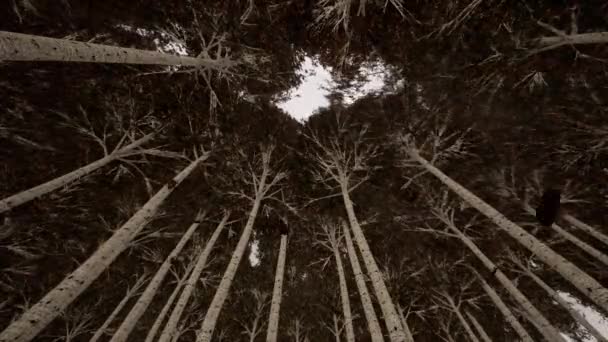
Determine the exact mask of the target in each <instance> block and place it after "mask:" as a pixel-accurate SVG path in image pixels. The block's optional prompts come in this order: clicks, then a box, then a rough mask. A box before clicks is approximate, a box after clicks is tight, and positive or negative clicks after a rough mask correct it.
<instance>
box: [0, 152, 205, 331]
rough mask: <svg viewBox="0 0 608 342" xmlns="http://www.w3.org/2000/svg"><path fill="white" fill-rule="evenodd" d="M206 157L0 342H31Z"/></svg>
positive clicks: (175, 180)
mask: <svg viewBox="0 0 608 342" xmlns="http://www.w3.org/2000/svg"><path fill="white" fill-rule="evenodd" d="M207 157H208V155H204V156H203V157H201V158H198V159H196V160H195V161H193V162H192V163H191V164H190V165H188V166H187V167H186V168H185V169H183V170H182V171H181V172H180V173H179V174H178V175H177V176H175V177H174V178H173V180H172V184H167V185H165V186H163V187H162V188H161V189H160V190H159V191H158V192H157V193H156V194H155V195H154V196H153V197H152V198H150V200H148V202H146V204H145V205H144V206H143V207H142V208H141V209H140V210H139V211H137V213H135V215H133V216H132V217H131V218H130V219H129V220H128V221H127V222H126V223H125V224H124V225H122V227H120V228H119V229H117V230H116V231H115V232H114V234H113V235H112V236H111V237H110V238H109V239H108V240H107V241H106V242H105V243H103V244H102V245H101V246H99V248H98V249H97V251H95V253H93V255H92V256H90V257H89V259H87V260H86V261H85V262H84V263H83V264H82V265H80V266H79V267H78V268H77V269H76V270H75V271H74V272H72V273H71V274H70V275H69V276H67V277H66V278H64V279H63V280H62V281H61V283H59V285H57V286H56V287H55V288H54V289H52V290H51V291H50V292H49V293H48V294H47V295H46V296H44V298H42V299H41V300H40V301H39V302H38V303H36V304H35V305H34V306H32V307H31V308H30V309H29V310H28V311H26V312H25V313H24V314H23V315H21V317H19V319H17V320H16V321H14V322H13V323H11V324H10V325H9V326H8V327H7V328H6V329H5V330H4V331H3V332H2V333H1V334H0V341H1V342H27V341H31V340H32V339H33V338H34V337H36V335H38V333H40V331H42V329H44V328H45V327H46V326H47V325H48V324H49V323H50V322H51V321H52V320H53V319H55V318H56V317H57V316H58V315H59V314H61V313H62V312H63V311H64V310H65V309H66V308H67V307H68V305H70V304H71V303H72V302H73V301H74V300H75V299H76V298H77V297H78V296H79V295H80V294H81V293H82V292H83V291H84V290H86V289H87V288H88V287H89V286H90V285H91V284H92V283H93V281H95V279H97V277H99V275H100V274H101V273H103V271H105V270H106V269H107V268H108V266H110V264H111V263H112V262H113V261H114V259H116V258H117V257H118V256H119V255H120V254H121V253H122V252H123V251H124V250H125V249H127V248H128V247H129V244H130V243H131V241H132V240H133V239H134V238H135V236H136V235H137V233H138V232H139V231H141V230H142V229H143V228H144V226H145V224H146V223H147V222H148V221H149V220H150V219H151V218H152V217H153V216H154V214H155V213H156V211H157V210H158V208H159V207H160V206H161V204H163V201H164V200H165V199H166V198H167V197H168V196H169V195H170V194H171V193H172V192H173V189H175V187H177V186H178V185H179V184H180V183H181V182H182V181H183V180H184V179H185V178H186V177H187V176H188V175H190V173H192V171H193V170H194V169H195V168H196V167H197V166H198V165H199V164H200V163H201V162H202V161H204V160H205V159H207Z"/></svg>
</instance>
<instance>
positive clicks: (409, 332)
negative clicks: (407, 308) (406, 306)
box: [398, 307, 414, 341]
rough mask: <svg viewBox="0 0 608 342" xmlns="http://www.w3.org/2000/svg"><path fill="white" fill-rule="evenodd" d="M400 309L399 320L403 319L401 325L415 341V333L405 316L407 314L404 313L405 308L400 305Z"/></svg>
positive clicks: (411, 339)
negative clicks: (413, 333)
mask: <svg viewBox="0 0 608 342" xmlns="http://www.w3.org/2000/svg"><path fill="white" fill-rule="evenodd" d="M398 309H399V320H401V325H402V326H403V330H405V334H406V335H407V337H408V338H409V339H410V341H414V335H412V332H411V331H410V327H409V325H408V324H407V319H406V318H405V315H403V310H402V309H401V308H400V307H399V308H398Z"/></svg>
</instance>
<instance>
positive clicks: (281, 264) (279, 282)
mask: <svg viewBox="0 0 608 342" xmlns="http://www.w3.org/2000/svg"><path fill="white" fill-rule="evenodd" d="M286 257H287V235H286V234H283V235H281V246H280V247H279V260H278V261H277V270H276V271H275V272H276V275H275V278H274V288H273V290H272V304H271V305H270V317H269V318H268V333H267V335H266V342H276V340H277V335H278V332H279V312H280V310H281V298H282V297H283V275H284V274H285V259H286Z"/></svg>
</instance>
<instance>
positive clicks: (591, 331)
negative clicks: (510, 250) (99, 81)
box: [517, 262, 608, 342]
mask: <svg viewBox="0 0 608 342" xmlns="http://www.w3.org/2000/svg"><path fill="white" fill-rule="evenodd" d="M517 266H519V268H520V269H521V270H522V271H523V272H524V273H525V274H526V275H527V276H528V277H530V278H531V279H532V280H534V282H535V283H536V284H537V285H538V286H539V287H541V288H542V289H543V290H545V292H547V294H548V295H549V296H550V297H551V298H552V299H553V300H554V301H556V302H557V303H558V304H559V305H561V306H562V307H563V308H564V309H566V310H567V311H568V313H569V314H570V316H572V318H574V319H575V320H576V321H577V322H578V323H579V324H580V325H582V326H583V327H585V329H587V331H588V332H589V334H591V335H592V336H593V337H595V339H596V340H597V341H598V342H608V339H606V338H605V337H604V336H603V335H602V333H601V332H599V331H598V330H597V329H596V328H595V327H594V326H593V325H592V324H591V323H589V321H588V320H587V319H586V318H585V316H583V315H581V314H580V313H579V312H578V311H576V310H575V309H574V308H573V307H572V306H571V305H570V304H569V303H568V302H567V301H566V300H564V298H562V297H561V296H560V295H559V293H557V291H555V290H554V289H553V288H551V286H549V284H547V283H545V281H544V280H542V279H541V278H540V277H539V276H537V275H536V274H534V272H532V271H531V270H529V269H528V268H526V267H525V266H524V265H522V264H521V263H519V262H517Z"/></svg>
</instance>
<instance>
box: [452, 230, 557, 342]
mask: <svg viewBox="0 0 608 342" xmlns="http://www.w3.org/2000/svg"><path fill="white" fill-rule="evenodd" d="M447 226H448V227H449V228H450V229H451V230H452V231H453V232H454V233H456V235H458V237H459V238H460V240H461V241H462V242H463V243H464V244H465V245H466V246H467V247H468V248H469V249H470V250H471V252H473V254H475V256H476V257H477V259H479V261H481V263H482V264H483V265H484V266H485V267H486V268H487V269H488V270H489V271H490V272H492V273H493V274H494V277H496V279H497V280H498V281H499V282H500V284H501V285H502V286H503V287H504V288H505V289H506V290H507V292H509V294H510V295H511V297H513V299H514V300H515V301H516V302H517V304H519V306H521V308H522V309H524V311H525V312H526V313H527V314H528V315H529V317H530V322H531V323H532V324H533V325H534V326H535V327H536V328H537V329H538V331H539V332H540V333H541V334H542V335H543V337H544V338H545V339H546V340H547V341H548V342H558V341H560V342H566V341H565V340H564V338H563V337H562V335H561V334H560V333H559V331H558V330H557V329H556V328H555V327H554V326H553V325H552V324H551V323H550V322H549V321H548V320H547V318H546V317H545V316H544V315H543V314H542V313H541V312H540V311H538V309H537V308H536V307H535V306H534V304H532V302H530V300H529V299H528V298H527V297H526V296H525V295H524V294H523V293H522V292H521V291H519V289H518V288H517V287H516V286H515V284H513V282H512V281H511V280H510V279H509V278H508V277H507V276H506V275H505V274H504V273H503V272H502V271H501V270H500V269H499V268H498V267H497V266H496V264H494V263H493V262H492V261H491V260H490V259H489V258H488V257H487V256H486V255H485V254H484V253H483V252H482V251H481V250H480V249H479V247H477V245H476V244H475V243H474V242H473V241H472V240H471V239H469V238H468V237H467V236H466V235H464V234H463V233H462V231H460V230H459V229H458V228H456V227H455V226H454V225H452V224H448V225H447Z"/></svg>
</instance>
